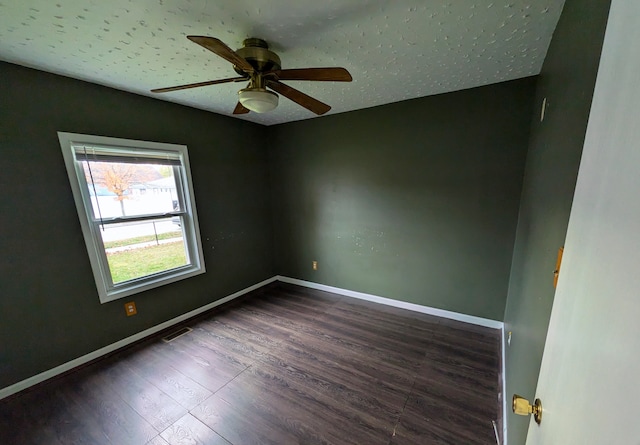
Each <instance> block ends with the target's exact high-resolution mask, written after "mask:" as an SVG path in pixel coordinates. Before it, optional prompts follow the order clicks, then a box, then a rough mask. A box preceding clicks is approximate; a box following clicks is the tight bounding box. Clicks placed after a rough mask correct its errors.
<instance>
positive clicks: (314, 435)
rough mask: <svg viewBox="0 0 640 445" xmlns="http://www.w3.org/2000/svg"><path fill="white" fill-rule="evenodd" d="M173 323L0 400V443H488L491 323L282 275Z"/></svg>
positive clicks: (494, 338) (491, 440)
mask: <svg viewBox="0 0 640 445" xmlns="http://www.w3.org/2000/svg"><path fill="white" fill-rule="evenodd" d="M185 325H187V326H190V327H191V328H193V331H192V332H190V333H188V334H186V335H183V336H181V337H179V338H177V339H175V340H173V341H172V342H170V343H165V342H163V341H162V340H161V339H160V338H159V337H154V338H151V339H148V340H145V341H143V342H141V343H139V344H137V345H135V346H133V347H131V348H128V349H125V350H123V351H121V352H118V353H116V354H114V355H112V356H109V357H107V358H105V359H103V360H100V361H97V362H95V363H93V364H91V365H89V366H85V367H83V368H81V369H79V370H76V371H73V372H71V373H68V374H65V375H64V376H62V377H60V378H56V379H53V380H51V381H49V382H46V383H44V384H41V385H38V386H36V387H34V388H32V389H29V390H26V391H23V392H22V393H20V394H17V395H15V396H12V397H9V398H7V399H5V400H2V401H0V443H2V444H7V445H23V444H38V445H41V444H47V445H49V444H51V445H68V444H96V445H98V444H100V445H102V444H105V445H107V444H110V445H138V444H139V445H145V444H149V445H178V444H211V445H252V444H277V445H287V444H305V445H307V444H308V445H313V444H330V445H343V444H345V445H346V444H357V445H378V444H380V445H414V444H415V445H418V444H420V445H425V444H454V445H460V444H495V443H496V440H495V436H494V432H493V425H492V423H491V421H492V420H495V421H498V420H499V413H500V409H499V408H500V407H499V404H498V392H499V388H498V377H499V376H498V374H499V366H500V363H499V360H500V357H499V353H500V352H499V351H500V347H499V332H498V331H496V330H493V329H488V328H482V327H478V326H473V325H469V324H465V323H460V322H455V321H451V320H447V319H441V318H437V317H432V316H428V315H424V314H417V313H413V312H409V311H405V310H401V309H396V308H391V307H387V306H382V305H377V304H373V303H369V302H364V301H360V300H355V299H351V298H348V297H341V296H338V295H334V294H330V293H326V292H321V291H315V290H310V289H306V288H302V287H298V286H293V285H287V284H282V283H273V284H271V285H268V286H265V287H263V288H261V289H259V290H257V291H254V292H253V293H251V294H249V295H248V296H247V297H246V298H243V299H242V300H241V301H236V302H233V303H231V304H229V305H227V306H225V307H223V308H219V309H217V310H214V311H212V312H210V313H207V314H205V315H204V316H200V317H198V318H197V319H194V320H191V321H190V322H189V323H185ZM179 327H180V326H178V327H176V328H175V330H177V329H178V328H179Z"/></svg>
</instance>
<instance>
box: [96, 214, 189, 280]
mask: <svg viewBox="0 0 640 445" xmlns="http://www.w3.org/2000/svg"><path fill="white" fill-rule="evenodd" d="M100 234H101V235H102V240H103V243H104V247H105V253H106V255H107V262H108V263H109V271H110V272H111V279H112V281H113V283H114V284H118V283H122V282H124V281H128V280H133V279H135V278H142V277H145V276H147V275H152V274H156V273H159V272H164V271H167V270H171V269H175V268H178V267H182V266H186V265H187V264H188V262H187V254H186V251H185V243H184V234H183V232H182V219H181V218H180V217H177V216H176V217H173V218H162V219H157V220H152V221H144V222H130V223H118V224H105V225H104V229H102V226H101V228H100Z"/></svg>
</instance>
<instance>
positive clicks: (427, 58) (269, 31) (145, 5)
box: [0, 0, 564, 125]
mask: <svg viewBox="0 0 640 445" xmlns="http://www.w3.org/2000/svg"><path fill="white" fill-rule="evenodd" d="M563 3H564V0H494V1H490V0H484V1H483V0H456V1H450V0H429V1H427V0H404V1H403V0H388V1H374V0H368V1H366V0H335V1H333V0H251V1H249V0H219V1H213V0H108V1H106V0H0V59H2V60H5V61H8V62H12V63H17V64H20V65H24V66H28V67H33V68H38V69H41V70H44V71H50V72H53V73H57V74H62V75H65V76H69V77H74V78H77V79H82V80H87V81H89V82H94V83H98V84H102V85H107V86H110V87H113V88H118V89H121V90H125V91H130V92H133V93H137V94H142V95H145V96H152V97H155V98H158V99H163V100H168V101H172V102H176V103H180V104H184V105H188V106H192V107H196V108H201V109H203V110H209V111H212V112H215V113H219V114H227V115H231V112H232V111H233V108H234V106H235V104H236V102H237V94H236V93H237V91H238V89H240V88H243V87H244V84H240V83H231V84H224V85H214V86H208V87H202V88H196V89H191V90H184V91H177V92H172V93H165V94H162V95H157V94H152V93H150V92H149V90H150V89H152V88H159V87H166V86H172V85H180V84H185V83H192V82H200V81H206V80H213V79H219V78H225V77H234V76H236V74H235V72H234V71H233V69H232V68H231V64H230V63H228V62H226V61H225V60H223V59H221V58H219V57H217V56H216V55H215V54H213V53H211V52H209V51H206V50H205V49H203V48H201V47H199V46H198V45H196V44H195V43H192V42H190V41H189V40H187V38H186V36H187V35H191V34H195V35H208V36H214V37H218V38H219V39H221V40H222V41H224V42H226V43H227V45H229V46H230V47H232V48H234V49H235V48H239V47H241V46H242V41H243V39H245V38H246V37H260V38H262V39H265V40H267V42H268V43H269V44H270V46H271V49H272V50H273V51H275V52H276V53H278V55H279V56H280V58H281V59H282V67H283V68H306V67H325V66H342V67H345V68H347V69H348V70H349V71H350V72H351V74H352V75H353V78H354V81H353V82H352V83H339V82H302V81H296V82H294V81H291V82H287V83H288V84H290V85H291V86H293V87H294V88H298V89H299V90H301V91H303V92H305V93H307V94H309V95H311V96H314V97H316V98H317V99H319V100H321V101H323V102H326V103H328V104H329V105H331V106H332V107H333V109H332V110H331V111H330V112H329V113H330V114H331V113H340V112H345V111H351V110H357V109H361V108H366V107H372V106H376V105H382V104H386V103H390V102H397V101H401V100H405V99H411V98H415V97H422V96H428V95H431V94H438V93H443V92H448V91H455V90H460V89H465V88H471V87H476V86H480V85H486V84H490V83H495V82H502V81H505V80H511V79H517V78H521V77H525V76H530V75H534V74H538V73H539V72H540V68H541V66H542V62H543V60H544V57H545V54H546V51H547V47H548V46H549V42H550V40H551V36H552V34H553V30H554V29H555V26H556V24H557V21H558V18H559V16H560V12H561V11H562V6H563ZM312 117H315V115H314V114H312V113H311V112H309V111H307V110H306V109H304V108H301V107H300V106H298V105H297V104H295V103H293V102H291V101H289V100H288V99H286V98H284V97H281V98H280V105H279V106H278V108H277V109H276V110H274V111H272V112H270V113H266V114H257V113H250V114H248V115H242V116H237V118H238V119H246V120H250V121H253V122H258V123H261V124H265V125H272V124H277V123H282V122H289V121H295V120H300V119H308V118H312Z"/></svg>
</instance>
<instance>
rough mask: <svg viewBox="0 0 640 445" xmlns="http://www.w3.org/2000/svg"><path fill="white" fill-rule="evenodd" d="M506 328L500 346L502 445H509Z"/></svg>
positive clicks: (502, 333) (501, 334) (501, 332)
mask: <svg viewBox="0 0 640 445" xmlns="http://www.w3.org/2000/svg"><path fill="white" fill-rule="evenodd" d="M505 343H506V342H505V339H504V326H503V327H502V328H501V329H500V346H501V351H500V353H501V354H502V370H501V371H502V445H507V403H511V401H509V399H508V398H507V363H506V361H507V347H506V346H505Z"/></svg>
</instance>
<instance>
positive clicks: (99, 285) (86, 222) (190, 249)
mask: <svg viewBox="0 0 640 445" xmlns="http://www.w3.org/2000/svg"><path fill="white" fill-rule="evenodd" d="M58 140H59V141H60V149H61V150H62V155H63V157H64V162H65V166H66V168H67V174H68V176H69V183H70V185H71V191H72V192H73V199H74V201H75V203H76V209H77V212H78V218H79V220H80V227H81V228H82V234H83V237H84V241H85V245H86V248H87V253H88V255H89V263H90V264H91V269H92V270H93V276H94V279H95V282H96V289H97V291H98V297H99V298H100V303H107V302H110V301H114V300H117V299H119V298H124V297H127V296H130V295H134V294H137V293H139V292H142V291H145V290H148V289H153V288H156V287H159V286H164V285H166V284H169V283H173V282H175V281H179V280H184V279H186V278H190V277H193V276H195V275H199V274H203V273H205V272H206V268H205V264H204V254H203V251H202V241H201V238H200V228H199V225H198V213H197V211H196V202H195V195H194V192H193V185H192V180H191V167H190V165H189V152H188V148H187V146H186V145H178V144H167V143H161V142H149V141H136V140H132V139H121V138H114V137H107V136H94V135H89V134H78V133H66V132H62V131H59V132H58ZM78 146H90V147H91V146H94V147H99V146H107V147H109V150H111V151H116V152H119V153H122V154H124V153H129V154H131V153H138V154H139V153H147V152H148V151H149V150H151V154H153V155H154V156H157V155H158V154H159V153H163V152H164V153H166V154H167V156H169V157H172V158H175V159H179V160H180V166H179V167H178V166H174V179H175V185H176V187H177V196H178V197H177V199H178V200H179V201H180V205H181V207H183V206H184V208H183V209H181V211H182V212H183V214H182V216H181V220H182V224H181V225H182V230H183V239H184V244H185V247H186V253H187V263H188V264H186V265H184V266H182V267H178V268H175V269H169V270H165V271H161V272H158V273H155V274H151V275H147V276H145V277H141V278H138V279H135V280H129V281H125V282H122V283H119V284H115V283H114V282H113V280H112V276H111V272H110V267H109V264H108V260H107V256H106V253H105V248H104V243H103V239H102V236H101V232H100V228H99V227H100V225H101V221H100V219H98V218H97V217H96V215H94V210H93V206H92V204H91V196H90V193H89V187H88V184H87V180H86V178H85V172H84V169H83V167H82V165H81V162H78V161H77V160H76V153H77V152H76V148H77V147H78ZM178 173H180V174H179V175H178ZM96 199H97V197H96ZM174 210H175V209H174ZM153 215H157V216H158V218H161V217H164V216H166V214H159V213H158V214H153ZM146 216H151V215H146ZM124 221H126V219H124Z"/></svg>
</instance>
